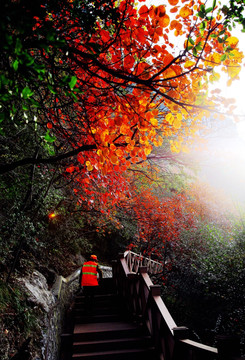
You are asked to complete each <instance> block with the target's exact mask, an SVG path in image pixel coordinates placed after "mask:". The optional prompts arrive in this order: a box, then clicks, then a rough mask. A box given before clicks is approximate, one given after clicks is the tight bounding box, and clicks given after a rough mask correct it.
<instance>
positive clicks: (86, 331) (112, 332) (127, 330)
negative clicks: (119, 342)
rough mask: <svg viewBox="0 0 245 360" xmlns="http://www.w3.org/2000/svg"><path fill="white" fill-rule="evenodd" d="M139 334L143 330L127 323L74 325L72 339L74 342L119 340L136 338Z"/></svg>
mask: <svg viewBox="0 0 245 360" xmlns="http://www.w3.org/2000/svg"><path fill="white" fill-rule="evenodd" d="M139 334H141V335H142V334H143V329H140V328H139V327H138V326H136V325H135V324H131V323H128V322H107V323H92V324H76V325H75V327H74V333H73V339H74V342H78V341H91V340H105V339H119V338H124V337H131V336H138V335H139Z"/></svg>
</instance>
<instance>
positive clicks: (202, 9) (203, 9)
mask: <svg viewBox="0 0 245 360" xmlns="http://www.w3.org/2000/svg"><path fill="white" fill-rule="evenodd" d="M200 10H201V11H202V12H206V10H205V5H203V4H202V5H201V6H200Z"/></svg>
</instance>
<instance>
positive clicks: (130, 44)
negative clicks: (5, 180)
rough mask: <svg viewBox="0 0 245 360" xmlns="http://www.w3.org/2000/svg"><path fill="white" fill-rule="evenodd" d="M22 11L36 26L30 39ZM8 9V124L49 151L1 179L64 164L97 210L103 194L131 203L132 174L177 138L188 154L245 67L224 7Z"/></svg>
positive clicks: (15, 163) (115, 4) (173, 3)
mask: <svg viewBox="0 0 245 360" xmlns="http://www.w3.org/2000/svg"><path fill="white" fill-rule="evenodd" d="M18 6H19V11H20V12H21V13H22V15H23V19H24V20H23V21H25V19H28V21H26V23H25V26H26V27H23V23H24V22H23V23H21V26H22V30H21V31H20V26H19V25H20V24H19V20H17V17H16V13H17V12H16V7H18ZM7 10H8V14H9V17H10V18H11V20H12V24H11V25H10V26H8V27H7V30H8V31H9V34H10V33H11V39H10V35H8V36H6V37H5V39H4V46H3V51H4V52H7V51H8V52H10V53H11V56H10V57H9V59H10V60H9V67H10V71H9V72H8V73H7V75H4V78H3V79H2V80H3V83H4V84H5V86H3V88H2V92H3V97H2V99H4V107H2V113H1V119H2V124H3V126H7V123H8V121H11V123H12V124H13V123H14V124H15V125H16V126H17V127H18V126H19V124H24V125H25V126H27V127H29V129H31V131H32V134H33V136H34V137H35V141H36V143H37V145H38V146H41V148H44V149H45V151H48V155H47V153H46V154H44V153H43V152H41V151H39V153H38V154H36V155H33V156H26V157H22V158H20V157H19V156H18V154H12V155H13V156H12V160H11V161H9V160H8V162H7V163H6V164H2V165H1V172H2V173H5V172H8V171H11V170H13V169H15V168H18V167H20V166H22V165H28V164H37V165H38V164H39V165H40V164H55V163H58V164H59V165H61V166H62V169H63V170H62V172H63V175H64V176H65V177H66V178H67V179H69V178H70V179H72V181H73V184H74V193H75V194H76V195H77V196H78V201H80V202H82V201H83V200H84V196H85V197H86V199H87V200H88V199H90V200H89V201H90V203H93V202H94V196H93V191H95V190H94V189H96V194H97V195H98V196H97V195H96V196H97V199H98V202H99V203H101V204H103V203H106V202H107V201H108V197H112V198H113V200H112V201H113V202H116V201H118V200H119V199H120V198H121V197H123V196H125V193H126V190H127V180H126V179H125V178H124V177H121V175H122V174H123V173H124V172H125V171H126V170H127V169H128V168H129V167H130V166H132V164H139V163H142V162H143V161H145V160H147V158H148V156H149V155H150V154H151V153H152V151H153V149H154V148H156V147H161V145H162V144H163V142H164V141H165V140H166V139H167V140H168V141H170V146H171V150H172V151H173V152H180V151H185V150H186V143H187V142H188V139H190V138H191V137H192V136H193V134H194V133H195V131H196V130H197V129H198V126H199V124H200V123H201V122H202V119H203V117H205V116H208V115H209V114H210V113H211V112H213V113H214V114H216V115H217V116H218V113H219V112H222V111H223V109H224V103H223V102H222V99H221V98H220V94H219V92H218V91H217V92H216V91H213V92H212V93H209V91H208V89H209V84H210V83H213V82H214V81H215V80H217V79H219V77H220V76H221V73H222V72H225V73H227V74H228V77H229V80H228V82H229V83H230V82H231V81H232V80H233V79H236V78H237V77H238V74H239V71H240V64H241V60H242V57H243V55H242V53H241V52H240V51H239V49H238V47H237V46H238V40H237V39H236V38H235V37H233V36H232V35H231V33H230V32H229V30H228V29H227V27H226V26H225V25H224V24H225V20H226V19H225V15H224V14H223V12H222V11H221V10H222V9H221V8H218V6H216V1H213V3H212V5H211V6H210V7H206V6H205V4H204V3H202V2H201V1H199V0H198V1H196V0H193V1H185V0H181V1H180V0H179V1H178V0H169V1H168V4H166V6H165V5H158V6H156V5H148V3H145V2H144V1H140V2H139V3H136V2H134V0H119V1H114V0H110V1H102V0H97V1H94V2H91V1H78V0H74V1H72V0H70V1H65V0H63V1H61V2H59V3H57V2H53V1H51V0H50V1H45V2H43V1H39V2H37V3H35V5H33V6H31V7H30V8H28V6H27V5H26V4H25V2H24V1H23V2H20V3H19V5H17V4H16V3H15V2H10V3H9V5H8V8H7ZM15 24H17V25H16V29H15V30H14V31H13V28H14V26H15ZM30 29H31V32H30ZM30 33H31V35H30ZM176 44H177V45H176ZM9 85H11V88H12V90H11V92H10V91H9V90H8V86H9ZM232 110H233V104H232V103H229V102H227V103H226V112H231V111H232ZM3 131H4V130H3ZM91 186H92V187H93V190H92V189H91ZM87 200H86V201H87Z"/></svg>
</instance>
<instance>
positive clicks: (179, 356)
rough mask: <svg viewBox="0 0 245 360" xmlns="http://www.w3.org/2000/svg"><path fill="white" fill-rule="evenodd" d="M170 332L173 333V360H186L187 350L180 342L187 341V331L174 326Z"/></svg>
mask: <svg viewBox="0 0 245 360" xmlns="http://www.w3.org/2000/svg"><path fill="white" fill-rule="evenodd" d="M172 330H173V333H174V349H173V360H183V359H184V360H188V359H189V354H188V349H187V348H185V347H184V346H183V344H182V343H181V342H180V340H183V339H188V337H189V329H188V328H187V327H185V326H176V327H174V328H173V329H172Z"/></svg>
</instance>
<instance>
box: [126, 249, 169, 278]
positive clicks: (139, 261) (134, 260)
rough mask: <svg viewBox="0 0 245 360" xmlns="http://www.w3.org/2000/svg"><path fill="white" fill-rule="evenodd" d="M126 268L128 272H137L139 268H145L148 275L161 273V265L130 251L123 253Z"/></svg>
mask: <svg viewBox="0 0 245 360" xmlns="http://www.w3.org/2000/svg"><path fill="white" fill-rule="evenodd" d="M124 258H125V259H126V262H127V266H128V269H129V271H130V272H136V273H137V272H138V270H139V267H141V266H146V267H147V271H148V273H149V274H157V273H160V272H162V271H163V264H162V263H160V262H158V261H155V260H152V259H150V258H147V257H145V256H143V255H141V254H137V253H134V252H133V251H131V250H127V251H125V252H124Z"/></svg>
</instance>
